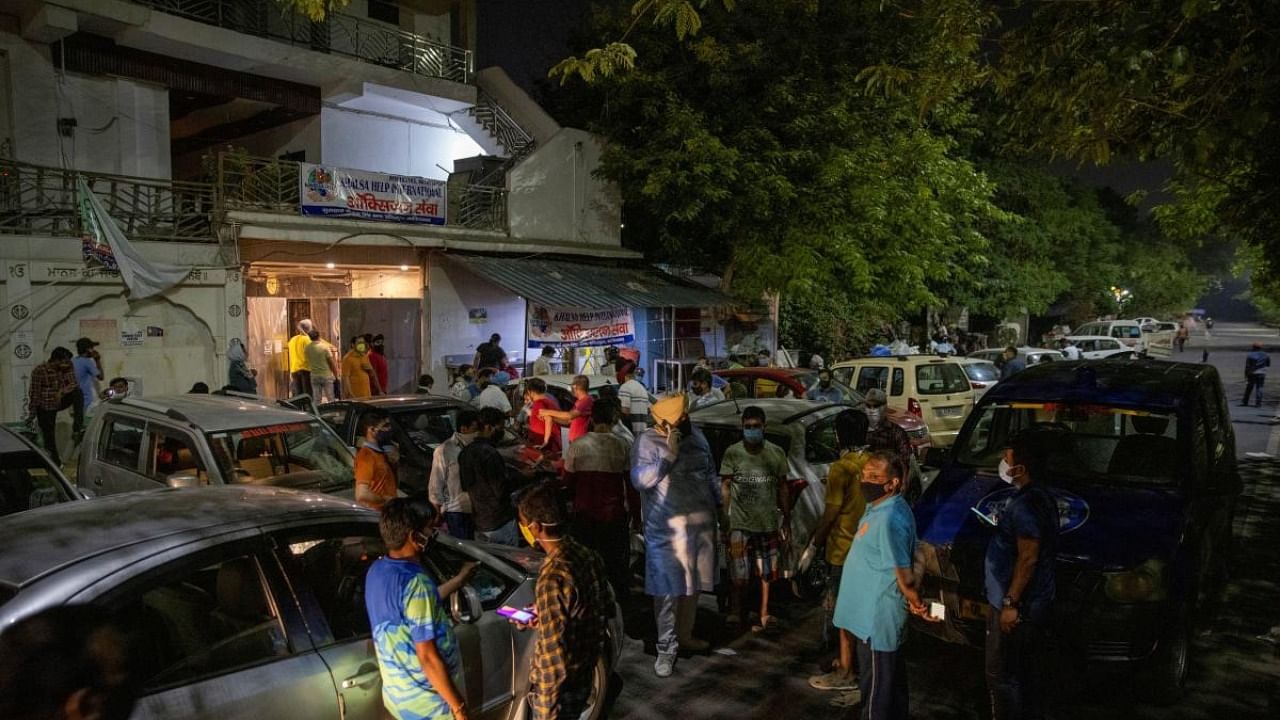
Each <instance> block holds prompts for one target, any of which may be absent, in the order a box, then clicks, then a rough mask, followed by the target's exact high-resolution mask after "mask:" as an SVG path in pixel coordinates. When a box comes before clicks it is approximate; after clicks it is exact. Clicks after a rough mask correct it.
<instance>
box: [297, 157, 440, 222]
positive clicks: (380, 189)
mask: <svg viewBox="0 0 1280 720" xmlns="http://www.w3.org/2000/svg"><path fill="white" fill-rule="evenodd" d="M298 183H299V188H298V192H299V201H300V202H299V204H300V205H301V206H302V214H303V215H323V216H325V217H348V218H360V219H362V220H388V221H391V222H402V223H418V224H426V225H444V219H445V218H444V213H445V182H444V181H443V180H431V179H429V178H423V177H411V176H404V175H388V174H385V173H373V172H364V171H363V170H348V169H345V168H335V167H329V166H327V165H312V164H310V163H302V164H301V167H300V168H299V172H298Z"/></svg>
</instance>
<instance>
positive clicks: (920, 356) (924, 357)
mask: <svg viewBox="0 0 1280 720" xmlns="http://www.w3.org/2000/svg"><path fill="white" fill-rule="evenodd" d="M976 352H982V351H981V350H979V351H976ZM961 357H962V356H960V355H946V356H943V355H937V354H933V353H913V354H911V355H864V356H862V357H858V358H852V359H849V360H841V361H840V362H838V363H836V364H835V365H832V366H831V367H833V368H846V367H857V366H858V365H861V364H866V363H868V362H878V363H888V362H899V363H903V364H910V363H944V362H955V361H956V360H959V359H960V358H961Z"/></svg>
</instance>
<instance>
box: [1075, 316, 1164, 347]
mask: <svg viewBox="0 0 1280 720" xmlns="http://www.w3.org/2000/svg"><path fill="white" fill-rule="evenodd" d="M1085 336H1102V337H1111V338H1115V339H1117V340H1119V341H1120V342H1122V343H1124V344H1125V345H1127V346H1129V347H1130V348H1133V350H1134V351H1136V352H1144V351H1146V349H1147V343H1146V341H1145V339H1144V338H1143V336H1142V325H1141V324H1140V323H1139V322H1138V321H1136V320H1099V321H1097V322H1091V323H1085V324H1084V325H1081V326H1080V327H1078V328H1076V329H1075V332H1073V333H1072V337H1085Z"/></svg>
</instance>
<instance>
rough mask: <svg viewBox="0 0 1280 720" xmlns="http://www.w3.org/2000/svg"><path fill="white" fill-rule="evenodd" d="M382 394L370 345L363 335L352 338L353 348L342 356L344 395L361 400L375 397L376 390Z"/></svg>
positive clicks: (349, 398) (350, 398)
mask: <svg viewBox="0 0 1280 720" xmlns="http://www.w3.org/2000/svg"><path fill="white" fill-rule="evenodd" d="M375 390H376V391H377V393H378V394H379V395H381V394H382V387H381V386H379V385H378V376H377V375H376V374H374V372H373V365H372V364H371V363H370V362H369V345H368V344H367V343H365V340H364V336H363V335H357V336H355V337H353V338H351V349H350V350H348V351H347V354H346V355H344V356H342V397H344V398H346V399H348V400H360V399H363V398H367V397H373V394H374V391H375Z"/></svg>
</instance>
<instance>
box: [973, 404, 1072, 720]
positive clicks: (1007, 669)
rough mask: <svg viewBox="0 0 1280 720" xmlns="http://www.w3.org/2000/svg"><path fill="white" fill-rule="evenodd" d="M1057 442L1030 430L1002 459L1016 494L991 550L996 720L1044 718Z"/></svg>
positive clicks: (989, 664)
mask: <svg viewBox="0 0 1280 720" xmlns="http://www.w3.org/2000/svg"><path fill="white" fill-rule="evenodd" d="M1055 441H1056V436H1055V435H1054V434H1053V433H1050V432H1048V431H1046V430H1037V429H1032V430H1027V431H1024V432H1022V433H1019V434H1018V435H1017V436H1015V437H1014V438H1013V439H1012V441H1011V442H1010V447H1008V448H1006V449H1005V452H1004V457H1003V458H1002V459H1001V461H1000V478H1001V479H1002V480H1004V481H1005V482H1007V483H1010V484H1012V485H1014V486H1015V487H1017V491H1016V492H1015V493H1013V496H1012V497H1011V498H1010V499H1009V502H1008V504H1007V505H1005V507H1004V509H1003V510H1002V511H1001V512H1000V517H999V520H998V522H997V525H996V530H995V536H994V537H992V538H991V542H990V544H988V545H987V558H986V590H987V601H988V602H989V603H991V608H990V609H989V611H988V614H987V647H986V674H987V686H988V688H989V689H990V691H991V712H992V715H993V716H994V718H995V720H1022V719H1023V718H1026V719H1027V720H1038V718H1042V717H1044V708H1043V698H1042V694H1041V688H1042V687H1043V684H1044V677H1043V674H1044V671H1043V663H1042V662H1041V660H1042V657H1043V651H1044V645H1045V636H1046V626H1047V624H1048V619H1049V609H1050V606H1051V605H1052V604H1053V598H1054V576H1053V558H1054V553H1055V551H1056V548H1057V544H1058V504H1057V501H1056V500H1055V499H1054V497H1053V495H1052V493H1050V491H1049V489H1048V488H1047V487H1046V486H1045V482H1044V480H1043V475H1044V468H1045V464H1046V462H1045V461H1046V458H1047V457H1048V454H1049V452H1050V450H1051V449H1052V447H1053V443H1054V442H1055Z"/></svg>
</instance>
